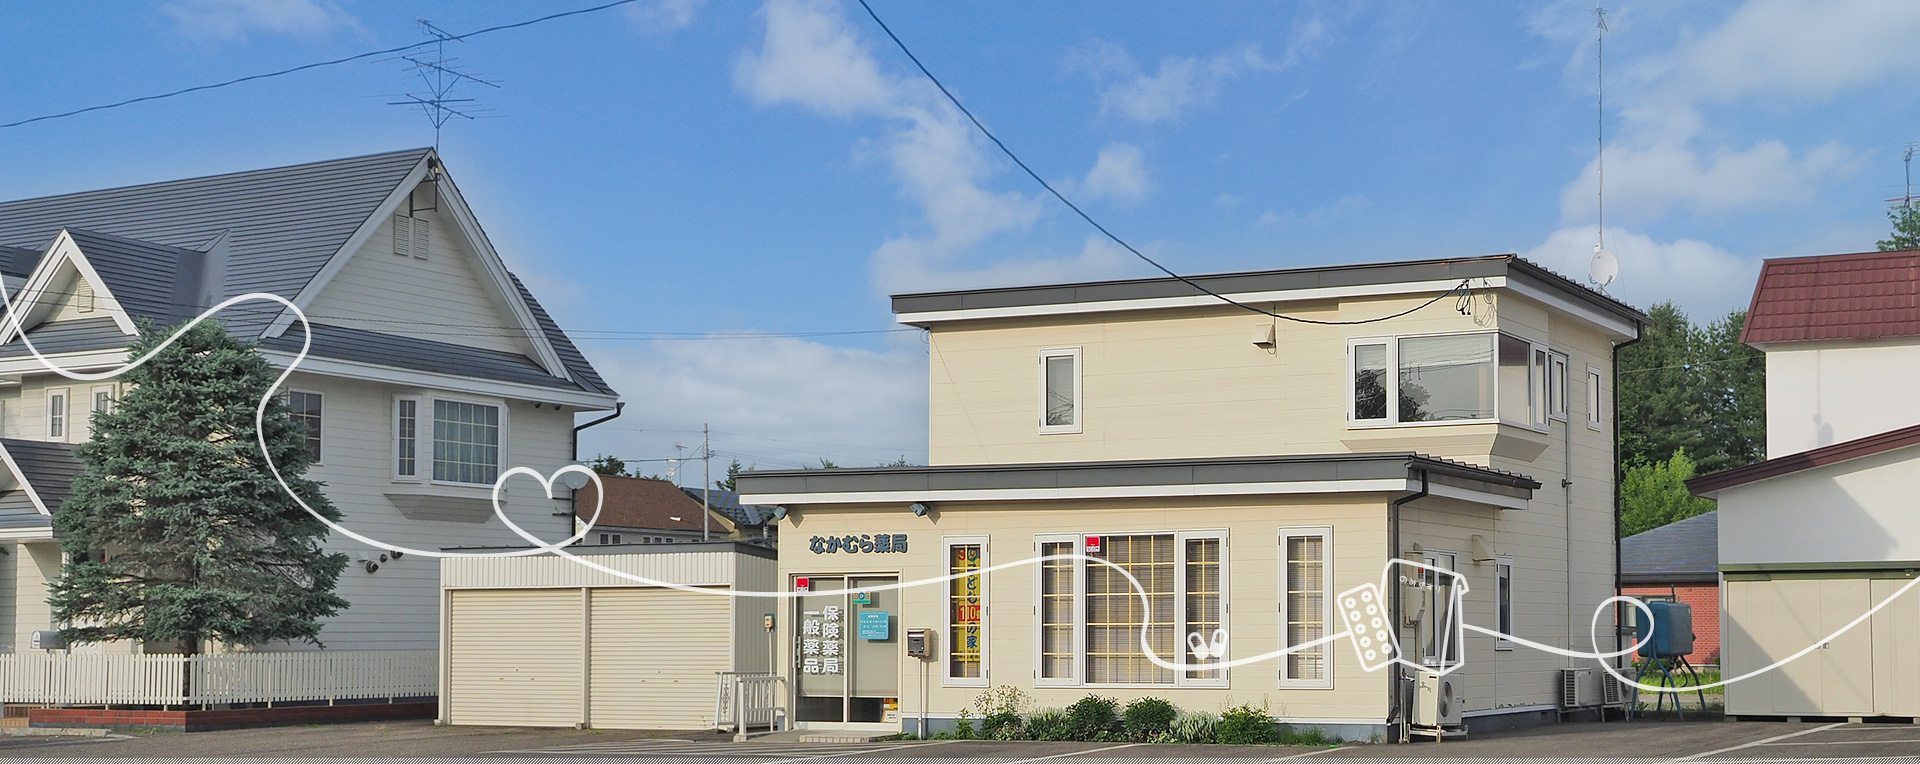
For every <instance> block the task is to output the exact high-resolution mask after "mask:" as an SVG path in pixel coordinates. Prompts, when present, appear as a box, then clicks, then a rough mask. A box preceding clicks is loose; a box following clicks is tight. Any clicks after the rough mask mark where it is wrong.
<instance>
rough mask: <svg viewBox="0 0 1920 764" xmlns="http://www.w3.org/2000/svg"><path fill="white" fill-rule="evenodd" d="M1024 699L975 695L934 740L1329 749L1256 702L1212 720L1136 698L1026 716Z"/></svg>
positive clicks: (1014, 691)
mask: <svg viewBox="0 0 1920 764" xmlns="http://www.w3.org/2000/svg"><path fill="white" fill-rule="evenodd" d="M1032 705H1033V702H1032V698H1030V697H1029V696H1028V695H1027V694H1026V692H1025V691H1022V690H1021V689H1020V688H1018V687H1012V686H1000V687H994V688H992V689H989V690H987V691H986V692H983V693H980V695H979V697H976V698H974V700H973V705H972V706H970V707H968V708H964V709H961V711H960V719H959V723H958V725H957V726H956V727H955V728H954V730H953V731H951V732H941V733H939V734H937V735H935V736H934V737H935V738H936V739H940V740H1046V741H1066V740H1078V741H1085V742H1096V743H1169V744H1185V745H1209V744H1219V745H1290V746H1319V747H1326V746H1335V745H1340V744H1341V743H1342V742H1344V741H1342V740H1340V739H1339V738H1337V737H1328V736H1327V735H1326V734H1325V733H1323V732H1321V730H1320V729H1319V728H1317V727H1308V728H1303V729H1294V728H1292V727H1291V726H1289V725H1285V724H1281V723H1280V720H1278V719H1275V718H1274V717H1273V714H1272V713H1270V712H1269V710H1268V707H1267V704H1266V702H1265V701H1262V702H1261V703H1260V705H1258V706H1255V705H1252V704H1250V703H1243V704H1240V705H1236V706H1227V707H1224V708H1222V709H1221V710H1220V711H1219V712H1218V713H1214V712H1209V711H1192V710H1181V709H1180V707H1178V706H1175V705H1174V704H1173V703H1172V702H1171V701H1168V700H1165V699H1163V698H1140V699H1139V700H1135V701H1133V702H1131V703H1128V704H1126V705H1125V706H1122V705H1120V702H1119V701H1118V700H1115V699H1113V698H1109V697H1106V696H1103V695H1088V696H1086V697H1084V698H1081V699H1079V700H1076V701H1074V702H1073V704H1072V705H1069V706H1067V707H1066V708H1031V706H1032Z"/></svg>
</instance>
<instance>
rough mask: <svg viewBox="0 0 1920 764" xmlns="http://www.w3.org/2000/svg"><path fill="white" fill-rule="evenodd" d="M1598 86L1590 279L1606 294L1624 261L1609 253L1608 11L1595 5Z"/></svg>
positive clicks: (1595, 57) (1596, 94) (1595, 97)
mask: <svg viewBox="0 0 1920 764" xmlns="http://www.w3.org/2000/svg"><path fill="white" fill-rule="evenodd" d="M1593 26H1594V28H1595V30H1596V31H1595V32H1594V46H1593V49H1594V63H1595V66H1594V87H1593V94H1594V97H1593V111H1594V117H1593V136H1594V140H1593V146H1594V153H1593V157H1594V159H1593V177H1594V190H1593V201H1594V239H1593V260H1592V261H1591V262H1589V263H1588V264H1587V278H1588V279H1590V280H1591V281H1593V283H1594V284H1596V285H1598V286H1599V287H1600V291H1602V292H1605V291H1606V289H1607V285H1608V284H1611V283H1613V280H1614V279H1616V278H1619V277H1620V261H1619V260H1617V259H1615V258H1614V256H1613V253H1612V252H1608V251H1607V248H1606V245H1607V9H1605V8H1602V7H1599V6H1594V8H1593Z"/></svg>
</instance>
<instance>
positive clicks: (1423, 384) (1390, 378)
mask: <svg viewBox="0 0 1920 764" xmlns="http://www.w3.org/2000/svg"><path fill="white" fill-rule="evenodd" d="M1494 338H1495V335H1493V334H1491V333H1479V334H1441V335H1432V336H1421V337H1382V338H1374V339H1364V340H1353V341H1352V342H1351V343H1350V344H1349V346H1348V355H1349V356H1350V357H1351V359H1352V377H1351V383H1352V400H1351V407H1350V408H1349V410H1348V412H1347V413H1348V418H1349V419H1351V420H1352V421H1354V422H1356V423H1376V424H1396V423H1398V424H1405V423H1411V422H1447V421H1479V420H1485V419H1492V418H1493V410H1494V408H1493V407H1494V375H1495V368H1494Z"/></svg>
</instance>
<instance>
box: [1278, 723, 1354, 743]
mask: <svg viewBox="0 0 1920 764" xmlns="http://www.w3.org/2000/svg"><path fill="white" fill-rule="evenodd" d="M1339 742H1340V738H1337V737H1336V738H1328V737H1327V733H1325V732H1323V731H1321V729H1320V728H1319V727H1308V728H1306V729H1304V730H1297V729H1294V728H1292V727H1287V728H1285V729H1282V730H1280V744H1281V745H1310V746H1327V745H1333V744H1336V743H1339Z"/></svg>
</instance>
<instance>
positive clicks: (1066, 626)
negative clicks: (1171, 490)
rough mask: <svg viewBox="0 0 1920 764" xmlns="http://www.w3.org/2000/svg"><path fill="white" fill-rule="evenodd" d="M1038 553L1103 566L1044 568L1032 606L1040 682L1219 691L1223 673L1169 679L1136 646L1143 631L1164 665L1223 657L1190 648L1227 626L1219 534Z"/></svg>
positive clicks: (1116, 537) (1048, 541) (1075, 540)
mask: <svg viewBox="0 0 1920 764" xmlns="http://www.w3.org/2000/svg"><path fill="white" fill-rule="evenodd" d="M1038 551H1039V552H1040V554H1041V555H1042V556H1043V557H1045V556H1055V555H1071V554H1084V555H1086V556H1087V557H1090V558H1094V559H1097V560H1104V561H1105V562H1106V563H1110V564H1103V563H1101V562H1089V561H1087V560H1084V559H1058V560H1047V561H1045V562H1043V563H1041V566H1040V568H1039V570H1038V571H1037V576H1038V578H1039V581H1038V585H1039V602H1037V603H1036V607H1035V609H1036V611H1037V612H1038V615H1039V624H1038V626H1039V628H1038V629H1036V641H1037V645H1036V648H1037V651H1038V653H1039V672H1038V673H1039V676H1038V677H1037V679H1038V680H1039V683H1040V684H1053V685H1061V684H1067V685H1080V684H1085V685H1179V686H1225V684H1226V675H1225V672H1224V671H1222V670H1219V669H1199V668H1195V669H1187V670H1182V671H1178V672H1176V671H1174V670H1172V669H1169V668H1166V667H1163V666H1160V665H1157V664H1155V663H1154V662H1153V661H1152V660H1151V659H1149V658H1148V657H1147V652H1146V650H1144V649H1142V646H1141V635H1142V633H1143V631H1142V630H1143V629H1144V634H1145V637H1146V645H1147V647H1148V648H1150V649H1151V650H1152V651H1153V654H1154V655H1156V656H1159V658H1160V659H1161V660H1163V661H1167V662H1169V663H1174V664H1176V665H1181V666H1186V665H1190V664H1196V663H1212V662H1215V661H1220V660H1225V657H1224V656H1214V657H1211V658H1205V659H1203V658H1200V657H1198V656H1195V655H1192V654H1191V653H1190V651H1189V639H1190V637H1189V635H1193V634H1198V635H1199V640H1198V641H1200V642H1202V643H1204V644H1207V645H1209V646H1210V645H1212V644H1213V643H1214V641H1215V633H1216V632H1218V631H1221V630H1224V629H1225V628H1226V570H1227V567H1226V533H1225V532H1224V531H1186V532H1178V533H1134V534H1109V535H1084V536H1071V537H1041V538H1040V539H1039V540H1038ZM1122 571H1124V573H1123V572H1122ZM1128 576H1132V577H1133V579H1134V580H1135V581H1138V582H1139V585H1140V590H1141V591H1144V592H1145V596H1144V597H1143V596H1142V594H1141V591H1136V590H1135V589H1134V586H1133V583H1132V582H1130V581H1129V580H1128Z"/></svg>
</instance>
